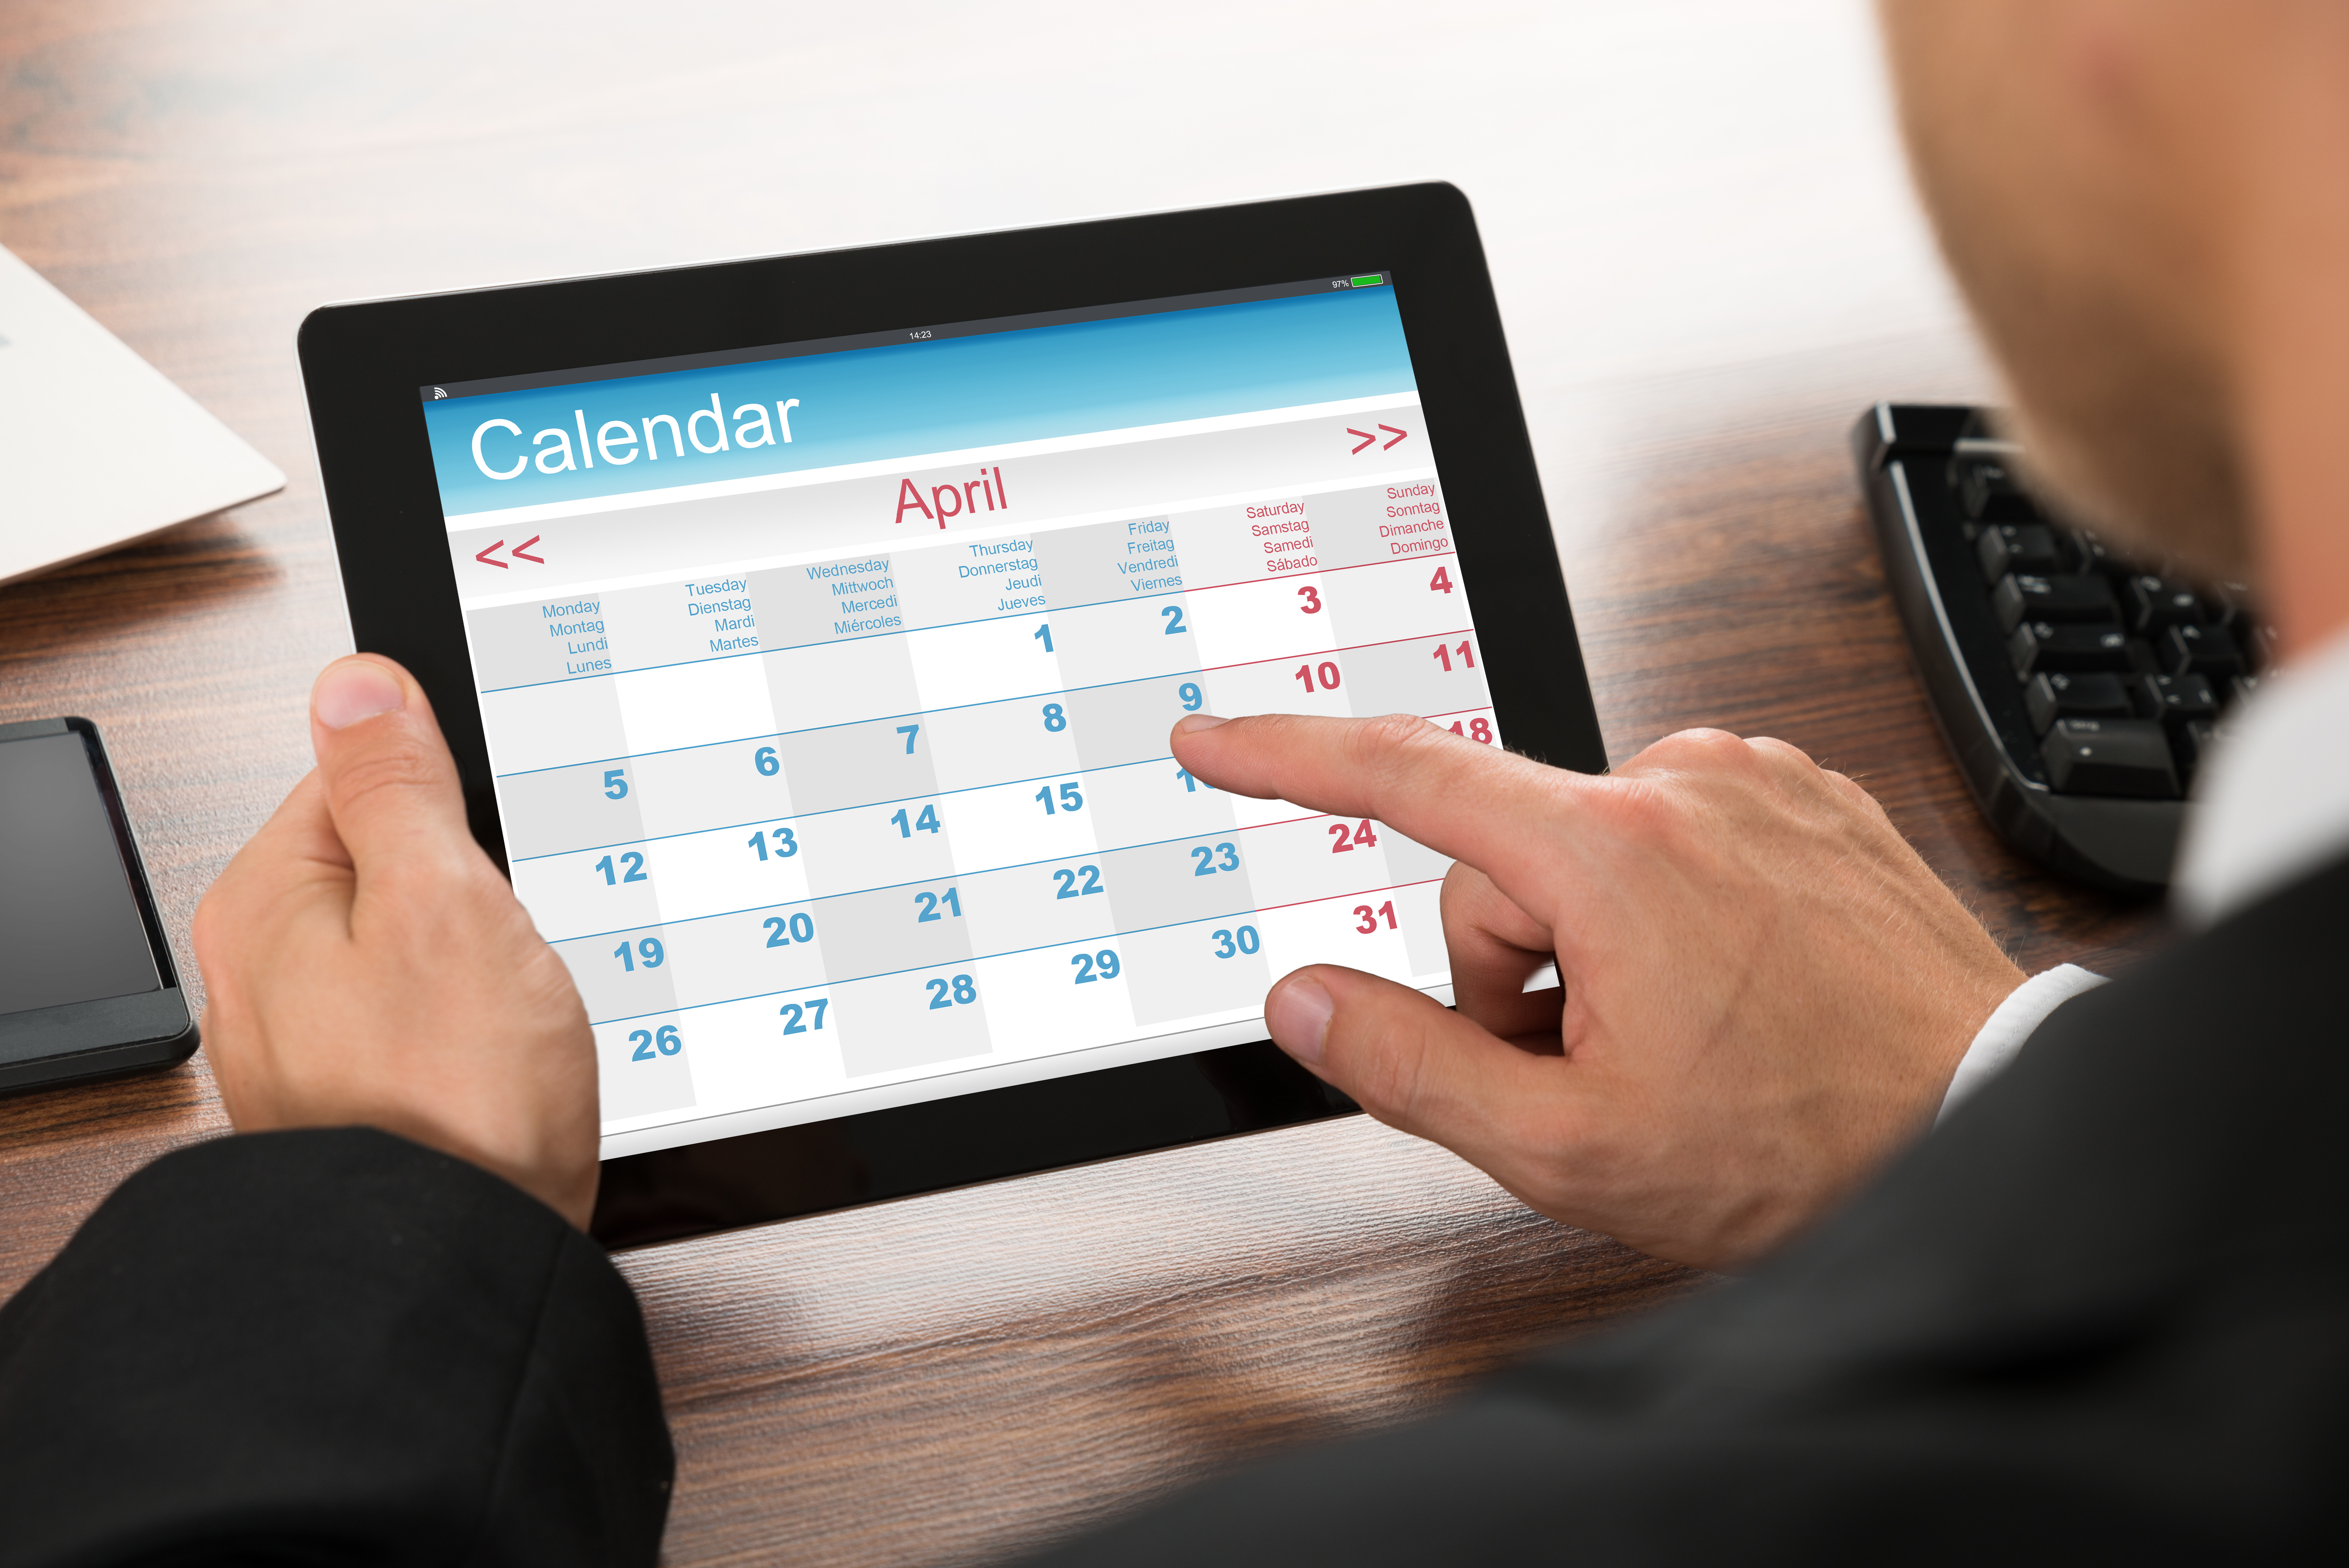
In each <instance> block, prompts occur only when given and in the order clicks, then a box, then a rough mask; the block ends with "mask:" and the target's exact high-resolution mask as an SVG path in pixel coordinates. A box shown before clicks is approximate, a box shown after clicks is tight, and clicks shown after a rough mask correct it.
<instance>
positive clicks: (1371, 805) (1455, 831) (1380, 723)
mask: <svg viewBox="0 0 2349 1568" xmlns="http://www.w3.org/2000/svg"><path fill="white" fill-rule="evenodd" d="M1174 758H1175V760H1176V761H1177V762H1179V763H1182V764H1183V766H1184V767H1185V769H1187V770H1189V772H1190V774H1192V776H1193V777H1195V778H1198V779H1203V780H1205V781H1206V783H1208V784H1213V785H1215V786H1216V788H1217V789H1226V790H1231V791H1233V792H1235V793H1236V794H1248V795H1256V796H1258V797H1260V798H1274V797H1278V799H1281V800H1288V801H1294V802H1296V803H1297V804H1298V805H1301V806H1304V807H1306V808H1307V809H1309V810H1311V811H1324V812H1328V813H1330V815H1334V816H1368V817H1374V818H1376V819H1377V820H1378V821H1380V822H1383V823H1385V824H1386V825H1387V826H1390V827H1392V828H1393V829H1394V830H1395V831H1396V832H1398V833H1401V834H1402V835H1403V836H1405V837H1407V838H1414V839H1417V840H1418V841H1419V842H1420V843H1422V844H1424V845H1426V846H1428V847H1429V848H1430V849H1433V850H1434V851H1436V852H1437V853H1438V854H1441V855H1448V856H1450V857H1452V858H1453V859H1454V860H1465V861H1466V862H1468V864H1469V865H1471V866H1474V867H1477V868H1479V869H1480V870H1483V871H1485V873H1487V874H1488V875H1491V876H1493V877H1495V878H1496V879H1502V878H1506V876H1507V873H1508V870H1509V868H1510V867H1511V865H1512V863H1513V862H1515V861H1517V860H1520V859H1522V858H1523V857H1524V856H1525V854H1526V838H1527V835H1528V829H1530V828H1532V827H1534V826H1536V825H1537V824H1542V823H1547V822H1549V821H1552V820H1554V819H1555V818H1556V817H1557V816H1558V815H1562V814H1564V813H1567V812H1569V811H1571V810H1573V809H1574V806H1575V804H1576V797H1577V794H1578V791H1579V790H1580V789H1581V788H1582V787H1583V786H1584V785H1585V784H1588V780H1587V779H1585V778H1584V777H1583V775H1581V774H1572V773H1568V772H1567V771H1566V770H1565V769H1563V768H1553V767H1548V766H1546V765H1545V764H1543V763H1537V762H1532V761H1530V760H1528V759H1526V758H1525V757H1520V756H1517V755H1516V754H1515V753H1509V752H1504V751H1500V750H1498V749H1496V748H1495V747H1492V746H1488V745H1485V744H1484V743H1482V742H1477V741H1471V740H1469V739H1467V738H1465V737H1464V736H1461V735H1455V734H1454V733H1452V732H1450V731H1449V730H1446V729H1444V728H1443V727H1442V726H1441V725H1437V724H1432V723H1430V722H1427V721H1426V720H1424V719H1421V718H1418V717H1415V716H1413V715H1412V714H1409V713H1390V714H1388V715H1387V716H1386V717H1385V718H1382V719H1313V718H1307V717H1305V716H1304V715H1302V714H1297V713H1266V714H1261V715H1258V716H1257V717H1255V718H1249V719H1226V720H1215V719H1210V718H1207V717H1206V716H1205V715H1200V716H1196V717H1193V718H1187V719H1185V720H1183V721H1182V722H1179V723H1177V724H1176V725H1175V726H1174Z"/></svg>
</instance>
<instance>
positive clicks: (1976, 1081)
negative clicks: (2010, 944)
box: [1933, 963, 2105, 1127]
mask: <svg viewBox="0 0 2349 1568" xmlns="http://www.w3.org/2000/svg"><path fill="white" fill-rule="evenodd" d="M2104 983H2105V977H2104V976H2103V975H2100V974H2091V973H2090V972H2088V971H2086V970H2085V969H2082V968H2081V967H2080V966H2079V965H2078V964H2075V963H2063V964H2057V965H2056V966H2055V967H2054V969H2051V970H2048V971H2044V972H2043V973H2040V974H2034V975H2033V976H2032V977H2031V978H2030V979H2029V980H2026V981H2023V983H2022V984H2021V985H2018V986H2016V987H2015V988H2014V989H2013V991H2011V992H2008V993H2007V998H2006V1000H2005V1001H2004V1002H2000V1003H1999V1004H1998V1011H1997V1012H1993V1013H1992V1014H1991V1015H1990V1017H1989V1019H1988V1020H1987V1021H1986V1022H1985V1023H1983V1024H1982V1031H1981V1033H1977V1034H1976V1035H1975V1036H1974V1043H1973V1044H1971V1045H1969V1046H1967V1047H1966V1054H1965V1055H1964V1056H1962V1057H1961V1058H1960V1059H1959V1061H1958V1070H1957V1072H1956V1073H1955V1074H1954V1075H1951V1079H1950V1087H1949V1092H1948V1093H1946V1094H1944V1095H1943V1096H1941V1109H1940V1115H1938V1116H1935V1117H1934V1118H1933V1125H1934V1126H1936V1127H1939V1126H1940V1124H1941V1123H1942V1122H1943V1121H1945V1120H1947V1119H1948V1117H1949V1115H1950V1113H1951V1111H1952V1110H1955V1109H1956V1108H1957V1106H1958V1102H1959V1101H1961V1100H1962V1099H1964V1098H1965V1097H1966V1096H1969V1095H1971V1094H1972V1093H1973V1092H1974V1091H1975V1090H1976V1089H1979V1088H1981V1087H1982V1085H1984V1084H1987V1083H1989V1082H1990V1081H1991V1080H1992V1078H1995V1077H1997V1076H1998V1075H2000V1074H2001V1073H2002V1072H2004V1071H2006V1064H2008V1063H2009V1062H2012V1061H2013V1060H2014V1054H2015V1053H2016V1052H2018V1051H2020V1050H2022V1049H2023V1042H2024V1041H2025V1040H2028V1039H2030V1038H2031V1032H2032V1031H2033V1030H2034V1029H2036V1028H2038V1027H2039V1026H2040V1024H2042V1023H2045V1022H2046V1019H2047V1015H2048V1014H2049V1013H2051V1012H2054V1011H2055V1010H2056V1008H2058V1007H2060V1006H2062V1005H2063V1004H2064V1002H2069V1001H2071V1000H2072V999H2073V998H2074V997H2075V996H2077V995H2079V994H2080V993H2081V992H2084V991H2094V990H2095V988H2096V987H2098V986H2100V985H2102V984H2104Z"/></svg>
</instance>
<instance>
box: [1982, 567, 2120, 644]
mask: <svg viewBox="0 0 2349 1568" xmlns="http://www.w3.org/2000/svg"><path fill="white" fill-rule="evenodd" d="M1990 603H1991V607H1992V609H1994V610H1996V611H1997V612H1998V629H1999V630H2001V631H2007V632H2011V631H2013V629H2014V628H2016V627H2018V626H2020V625H2021V624H2022V623H2023V622H2024V621H2026V620H2071V621H2103V622H2106V623H2107V624H2109V623H2111V622H2113V621H2116V620H2118V619H2120V618H2121V609H2120V601H2119V600H2117V599H2116V598H2114V597H2113V586H2112V584H2110V583H2108V582H2106V581H2105V579H2104V578H2102V577H2088V576H2075V575H2073V574H2069V573H2065V574H2059V575H2058V576H2052V577H2043V576H2038V575H2037V574H2036V573H2033V572H2009V573H2008V574H2007V575H2006V576H2002V577H2001V578H1999V580H1998V587H1994V588H1992V590H1991V594H1990Z"/></svg>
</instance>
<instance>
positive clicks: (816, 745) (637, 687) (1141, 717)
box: [422, 274, 1500, 1156]
mask: <svg viewBox="0 0 2349 1568" xmlns="http://www.w3.org/2000/svg"><path fill="white" fill-rule="evenodd" d="M422 392H423V411H424V418H425V422H426V425H427V428H428V431H429V439H430V442H431V448H432V453H433V459H434V463H435V468H436V472H437V474H438V478H439V483H440V496H441V503H442V508H443V512H444V514H445V517H446V521H447V527H448V539H449V550H450V564H451V567H452V569H453V571H454V573H455V576H456V581H457V584H458V589H459V596H460V605H461V608H462V611H463V617H464V624H465V628H466V635H467V639H468V641H469V645H470V649H471V659H472V670H473V676H474V680H475V682H476V686H477V689H478V691H479V693H480V703H481V718H482V722H483V726H484V729H485V732H486V738H487V742H488V749H489V755H490V759H491V765H492V773H493V774H494V776H495V785H496V792H497V802H498V810H499V813H500V816H501V818H502V826H503V829H504V833H505V841H506V848H507V853H508V856H509V859H510V863H511V865H512V875H513V884H514V888H515V891H516V892H517V893H518V894H519V895H520V897H521V898H522V900H523V904H524V905H525V906H526V907H527V908H528V909H529V910H530V913H531V915H532V918H533V919H534V920H535V921H536V922H537V926H538V929H539V931H540V932H541V934H542V935H543V937H544V938H545V939H546V940H547V941H548V942H549V943H550V944H552V945H553V947H554V950H555V951H556V952H557V953H559V954H560V955H561V956H562V958H563V961H564V963H565V964H566V965H568V966H569V968H570V971H571V973H572V975H573V977H574V979H575V980H576V981H577V982H578V986H579V991H580V993H581V995H582V996H583V997H584V998H585V1002H586V1006H587V1011H588V1015H589V1017H590V1019H591V1020H592V1021H593V1023H594V1028H595V1048H596V1052H597V1055H598V1059H599V1071H600V1075H601V1091H602V1107H603V1131H604V1140H605V1154H606V1155H607V1156H614V1155H619V1154H626V1153H634V1152H639V1151H642V1150H646V1149H652V1148H658V1147H671V1146H675V1145H678V1144H684V1143H690V1142H694V1141H698V1140H700V1139H704V1138H709V1137H727V1136H733V1135H737V1134H741V1133H747V1132H754V1131H759V1130H762V1129H765V1128H769V1127H781V1126H787V1125H791V1124H793V1123H801V1122H809V1121H817V1120H823V1119H827V1118H830V1117H833V1116H841V1115H845V1114H849V1113H851V1112H856V1111H865V1110H873V1109H879V1108H883V1107H885V1106H894V1105H902V1104H906V1103H909V1102H912V1101H916V1100H922V1099H930V1098H936V1097H938V1096H946V1095H954V1094H961V1093H966V1092H969V1091H971V1090H974V1089H981V1088H991V1087H996V1086H999V1085H1009V1084H1016V1083H1021V1082H1028V1081H1034V1080H1037V1079H1040V1078H1046V1077H1050V1076H1054V1075H1061V1074H1066V1073H1072V1072H1084V1071H1092V1070H1095V1069H1099V1068H1103V1067H1109V1066H1114V1065H1119V1064H1125V1063H1131V1062H1136V1061H1142V1060H1146V1059H1150V1058H1153V1057H1161V1056H1167V1055H1173V1054H1181V1053H1185V1052H1192V1051H1198V1050H1203V1049H1208V1048H1211V1047H1215V1046H1220V1045H1226V1044H1237V1043H1240V1042H1243V1041H1247V1040H1253V1039H1261V1038H1262V1037H1263V1033H1264V1030H1263V1022H1262V1020H1263V1010H1264V996H1265V992H1266V991H1267V989H1268V987H1270V985H1271V984H1272V983H1273V982H1274V981H1276V980H1278V978H1279V977H1280V976H1282V975H1284V974H1286V973H1288V971H1291V970H1294V969H1296V968H1298V967H1299V966H1300V965H1303V964H1309V963H1320V962H1328V963H1340V964H1348V965H1351V966H1353V967H1354V968H1357V969H1361V970H1367V971H1371V972H1374V973H1377V974H1381V975H1385V976H1388V977H1390V978H1392V979H1394V980H1397V981H1402V982H1403V983H1406V984H1409V985H1413V986H1415V987H1419V988H1422V989H1423V990H1427V991H1430V992H1434V993H1435V994H1437V995H1438V996H1440V997H1443V998H1444V999H1445V1000H1449V992H1448V989H1447V988H1448V985H1449V982H1450V975H1449V972H1448V969H1447V965H1446V958H1445V950H1444V938H1443V932H1442V929H1441V926H1440V923H1439V919H1438V913H1437V893H1438V888H1439V886H1440V884H1441V881H1442V878H1443V877H1444V871H1445V869H1446V867H1447V865H1448V862H1447V861H1446V860H1445V859H1444V857H1441V856H1439V855H1437V854H1435V853H1434V852H1433V851H1432V850H1430V849H1428V848H1426V847H1424V846H1421V845H1419V844H1415V843H1413V842H1412V841H1411V840H1409V839H1407V838H1405V837H1404V836H1402V835H1401V834H1399V833H1397V832H1395V831H1394V830H1393V829H1392V828H1391V827H1389V826H1387V825H1386V824H1384V823H1381V822H1378V821H1373V820H1365V819H1361V818H1345V817H1333V816H1328V815H1319V814H1317V813H1314V812H1311V811H1308V810H1306V809H1304V808H1302V807H1300V806H1297V805H1290V804H1288V803H1286V802H1283V801H1278V800H1256V799H1251V798H1248V797H1247V796H1243V795H1236V794H1228V793H1226V792H1223V791H1219V790H1217V789H1216V788H1215V787H1213V786H1212V785H1211V784H1208V783H1207V782H1206V781H1205V780H1203V779H1199V778H1195V777H1194V776H1192V775H1191V774H1189V773H1188V772H1187V771H1185V769H1184V768H1183V766H1182V765H1181V764H1180V763H1177V762H1176V761H1175V759H1174V755H1173V754H1172V752H1171V750H1170V747H1169V742H1168V732H1169V730H1170V728H1171V727H1172V725H1173V724H1174V722H1175V721H1177V720H1179V719H1181V718H1182V717H1183V716H1184V715H1185V714H1186V713H1212V714H1218V715H1222V716H1225V717H1236V716H1239V715H1243V714H1254V713H1268V712H1290V713H1308V714H1329V715H1364V714H1380V713H1392V712H1398V711H1401V712H1411V713H1416V714H1420V715H1423V716H1424V717H1426V718H1428V719H1431V720H1433V721H1434V722H1436V723H1438V724H1440V725H1443V726H1444V727H1445V728H1448V729H1450V730H1453V731H1454V732H1457V733H1459V734H1461V735H1463V736H1465V737H1468V738H1471V739H1474V740H1475V741H1479V742H1485V743H1488V744H1498V743H1499V742H1500V735H1499V733H1498V731H1497V729H1496V727H1495V722H1494V714H1493V710H1492V708H1491V706H1490V704H1489V699H1488V695H1487V691H1486V687H1485V666H1484V647H1483V644H1482V642H1481V641H1480V640H1479V639H1478V637H1477V633H1476V628H1475V618H1474V617H1473V616H1472V614H1471V613H1470V596H1471V589H1472V587H1473V585H1472V584H1471V583H1470V582H1469V581H1468V580H1467V578H1466V577H1465V576H1464V574H1463V573H1462V571H1461V568H1460V562H1459V558H1458V556H1456V555H1455V554H1454V548H1453V535H1452V520H1451V518H1450V516H1449V514H1447V512H1446V510H1445V506H1444V489H1443V485H1442V483H1441V482H1440V481H1439V479H1438V477H1437V472H1436V462H1435V454H1434V452H1433V446H1432V443H1431V441H1430V440H1429V436H1428V432H1427V431H1426V429H1425V428H1424V424H1423V420H1422V417H1421V411H1420V404H1419V397H1418V392H1417V390H1416V382H1415V380H1414V378H1413V372H1412V366H1411V358H1410V355H1409V352H1408V349H1407V346H1406V342H1405V337H1404V331H1403V326H1402V316H1401V313H1400V311H1399V309H1398V304H1397V287H1396V285H1395V282H1394V280H1393V279H1392V277H1391V276H1389V275H1383V274H1366V275H1355V276H1352V277H1349V278H1342V279H1328V278H1324V279H1316V280H1310V281H1308V282H1303V283H1295V284H1285V285H1275V286H1267V287H1264V288H1260V289H1254V290H1248V291H1236V292H1235V293H1233V294H1230V295H1218V296H1195V297H1189V298H1184V299H1175V300H1157V301H1143V302H1136V303H1133V304H1128V305H1123V306H1108V307H1100V308H1094V309H1088V310H1071V311H1067V312H1062V313H1056V314H1053V315H1050V316H1044V317H1013V318H1008V319H1004V320H999V321H983V322H971V323H960V324H953V325H947V326H940V327H915V328H907V329H905V330H903V331H896V332H890V333H879V334H872V335H867V336H864V337H855V338H843V339H834V340H829V341H824V342H813V343H802V344H791V345H780V346H771V347H766V348H754V349H744V350H736V351H730V352H726V353H714V354H703V355H698V356H679V357H678V358H673V359H661V360H652V361H646V362H642V363H636V364H628V365H613V366H601V367H594V368H590V369H574V370H567V371H566V370H554V371H550V372H548V373H546V374H544V375H540V376H527V377H515V378H511V379H505V380H501V381H486V382H472V383H450V384H447V385H443V386H437V387H429V388H425V389H422Z"/></svg>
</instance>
